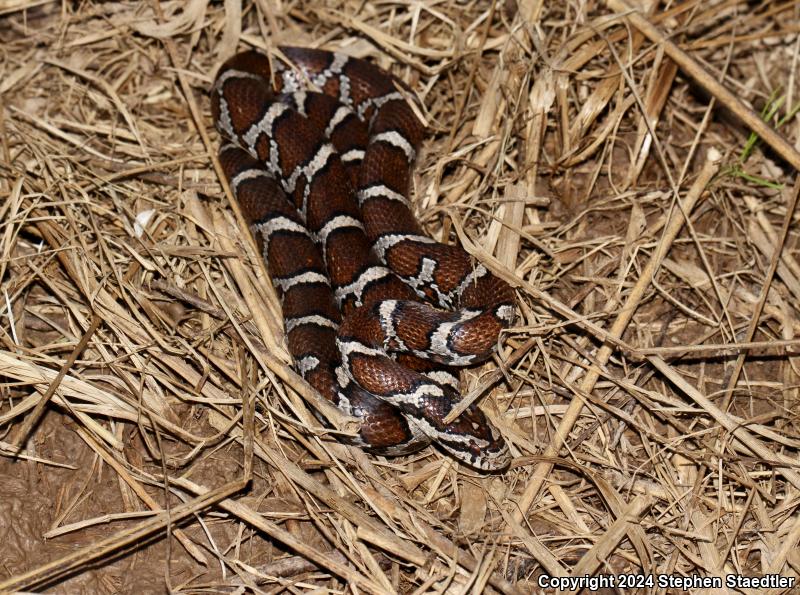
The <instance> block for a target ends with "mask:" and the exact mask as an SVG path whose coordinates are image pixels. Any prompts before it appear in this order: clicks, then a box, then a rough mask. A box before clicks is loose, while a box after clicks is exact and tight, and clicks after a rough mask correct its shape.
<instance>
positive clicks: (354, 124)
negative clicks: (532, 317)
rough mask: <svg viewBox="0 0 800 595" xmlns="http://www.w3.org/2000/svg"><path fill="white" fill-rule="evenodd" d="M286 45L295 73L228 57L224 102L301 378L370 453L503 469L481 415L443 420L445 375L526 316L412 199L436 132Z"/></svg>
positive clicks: (232, 169)
mask: <svg viewBox="0 0 800 595" xmlns="http://www.w3.org/2000/svg"><path fill="white" fill-rule="evenodd" d="M281 50H282V52H283V54H284V55H285V56H286V57H287V58H288V60H289V61H290V62H291V64H292V66H293V67H288V66H286V65H284V64H283V63H281V62H279V61H278V60H274V61H272V70H270V60H269V59H268V58H267V57H266V56H265V55H263V54H260V53H258V52H254V51H250V52H244V53H241V54H237V55H236V56H234V57H233V58H231V59H230V60H228V61H227V62H226V63H225V64H224V65H223V66H222V68H221V69H220V71H219V73H218V74H217V79H216V81H215V84H214V88H213V91H212V101H211V105H212V113H213V116H214V120H215V123H216V126H217V129H218V130H219V131H220V133H221V134H222V136H223V137H225V139H226V141H227V142H228V144H225V145H224V146H223V147H222V149H221V150H220V161H221V163H222V166H223V169H224V171H225V175H226V177H227V178H228V181H229V183H230V186H231V188H232V189H233V191H234V193H235V195H236V197H237V200H238V202H239V204H240V207H241V210H242V212H243V214H244V216H245V218H246V219H247V220H248V223H249V224H250V227H251V230H252V231H253V233H254V235H255V236H256V239H257V241H258V244H259V247H260V248H261V249H262V251H263V254H264V258H265V259H266V261H267V265H268V268H269V271H270V275H271V277H272V282H273V284H274V285H275V287H276V289H277V291H278V294H279V295H280V297H281V300H282V307H283V316H284V324H285V329H286V334H287V340H288V347H289V350H290V352H291V354H292V356H293V358H294V360H295V366H296V369H297V370H298V372H299V373H300V374H301V375H302V376H303V377H304V378H305V379H306V380H307V381H308V382H309V383H310V384H311V385H312V386H314V388H316V389H317V390H318V391H319V392H320V393H321V394H322V396H324V397H325V398H327V399H329V400H330V401H332V402H333V403H335V404H336V405H337V406H338V407H339V408H340V409H341V410H342V411H343V412H344V413H346V414H349V415H353V416H355V417H357V418H359V419H360V421H361V430H360V433H359V435H358V437H357V439H356V443H357V444H359V445H360V446H363V447H365V448H369V449H372V450H374V451H376V452H379V453H383V454H387V455H397V454H403V453H407V452H411V451H413V450H416V449H418V448H420V447H422V446H424V445H426V444H428V443H429V441H431V440H433V441H435V442H436V443H438V444H439V445H440V446H441V447H443V448H444V449H445V450H447V451H448V452H450V453H451V454H452V455H453V456H454V457H455V458H457V459H459V460H461V461H463V462H465V463H467V464H469V465H471V466H474V467H477V468H480V469H484V470H495V469H501V468H503V467H505V466H506V465H507V464H508V461H509V458H510V457H509V453H508V448H507V446H506V444H505V442H504V441H503V439H502V437H500V435H499V432H498V431H497V430H496V429H495V428H494V427H492V425H491V424H490V423H489V422H488V420H487V419H486V417H485V416H484V414H483V413H482V412H481V411H480V410H479V409H478V408H477V407H475V406H470V407H469V408H468V409H467V410H466V411H465V412H464V413H462V414H461V415H460V416H459V417H458V418H457V419H456V420H455V421H454V422H453V423H451V424H447V425H445V424H444V423H443V422H442V420H443V419H444V418H445V416H446V415H447V414H448V413H449V412H450V411H451V410H452V408H453V406H454V403H455V402H457V401H458V399H459V394H458V380H457V377H456V376H455V375H454V374H453V373H452V372H450V371H448V370H447V369H445V368H444V366H443V365H442V364H446V365H456V366H464V365H469V364H474V363H477V362H480V361H482V360H484V359H486V358H488V357H489V356H490V355H491V353H492V349H493V347H494V346H495V344H496V342H497V337H498V334H499V333H500V331H501V330H502V329H503V328H506V327H508V326H509V325H510V324H511V323H512V322H513V319H514V316H515V306H514V296H513V291H512V289H511V287H509V285H508V284H506V283H505V282H504V281H502V280H500V279H499V278H497V277H495V276H494V275H492V274H491V273H489V272H488V271H487V270H486V269H485V268H484V267H483V266H482V265H481V264H480V263H476V262H474V261H473V260H472V259H471V258H470V257H469V256H468V255H467V254H466V253H465V252H464V251H463V250H462V249H461V248H460V247H457V246H450V245H445V244H440V243H438V242H435V241H434V240H432V239H430V238H429V237H428V236H426V235H424V234H423V233H422V230H421V228H420V226H419V224H418V223H417V221H416V219H415V217H414V214H413V213H412V211H411V208H410V203H409V199H408V190H409V177H410V171H411V166H412V164H413V161H414V158H415V156H416V153H417V149H418V147H419V145H420V143H421V141H422V136H423V132H424V128H423V126H422V124H421V123H420V122H419V120H418V118H417V117H416V116H415V114H414V112H413V110H412V109H411V108H410V107H409V105H408V103H407V102H406V99H405V98H404V96H403V94H402V93H401V92H400V90H399V89H400V88H402V87H401V86H399V85H401V84H400V83H398V81H396V80H395V79H394V78H393V77H392V76H391V75H389V74H388V73H386V72H384V71H383V70H381V69H380V68H378V67H376V66H374V65H372V64H370V63H368V62H365V61H363V60H357V59H354V58H349V57H347V56H346V55H344V54H340V53H333V52H327V51H321V50H311V49H305V48H291V47H286V48H281ZM273 81H274V84H275V88H276V90H275V91H273V87H272V84H273ZM308 82H310V83H311V85H313V87H316V88H317V89H319V90H320V91H322V92H321V93H320V92H310V91H306V89H307V87H308ZM421 300H424V301H421ZM430 303H432V304H435V305H436V306H437V307H438V308H441V309H436V308H434V307H432V306H431V305H429V304H430ZM387 354H391V355H387ZM432 362H435V363H432Z"/></svg>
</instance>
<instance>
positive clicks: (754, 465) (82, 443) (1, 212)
mask: <svg viewBox="0 0 800 595" xmlns="http://www.w3.org/2000/svg"><path fill="white" fill-rule="evenodd" d="M631 4H633V0H631ZM640 4H641V3H637V6H639V5H640ZM712 4H713V5H712ZM667 9H668V10H667ZM665 10H667V12H664V11H665ZM625 14H627V17H625V16H623V15H625ZM798 32H800V6H798V4H797V3H796V2H779V1H776V2H763V3H758V2H756V3H752V2H743V1H736V0H728V1H720V2H714V3H707V2H699V1H697V0H687V1H685V2H683V3H681V4H677V5H675V4H670V5H668V6H666V5H658V6H657V7H656V8H654V9H652V10H651V11H650V12H649V13H646V14H644V15H642V14H640V13H635V14H628V7H627V6H626V4H625V3H624V2H622V1H621V0H613V1H609V2H608V3H607V4H605V3H595V2H591V1H589V2H577V1H574V0H572V1H570V2H566V3H558V2H552V3H543V2H536V1H535V0H530V1H527V2H526V1H524V0H521V1H520V2H519V3H516V4H515V2H514V1H513V0H508V1H506V2H502V3H497V2H491V1H489V0H486V1H484V2H456V1H455V0H442V1H440V2H426V3H411V2H408V3H404V2H401V1H398V0H387V1H385V2H362V1H360V0H327V1H326V2H325V3H320V2H314V1H305V0H298V1H292V2H284V1H282V0H256V1H255V2H252V3H250V2H245V3H243V4H241V6H240V3H239V2H237V1H236V0H233V1H230V2H229V1H226V2H225V3H224V5H223V3H209V2H207V1H206V0H192V1H191V2H187V3H182V2H163V3H159V4H156V3H124V2H116V3H90V2H79V3H68V2H64V3H58V2H51V1H47V0H45V1H25V0H10V1H5V2H2V1H0V98H2V101H1V102H0V108H2V109H0V172H2V175H1V176H0V196H2V202H0V223H1V225H0V341H2V346H0V383H2V384H0V454H2V457H0V536H2V539H3V555H2V556H0V562H2V564H0V591H8V590H21V589H26V590H32V589H41V588H44V587H46V586H49V587H51V588H52V589H53V590H54V591H58V592H76V591H78V590H86V591H88V592H160V591H164V590H171V591H182V592H192V593H197V592H201V591H203V592H206V591H209V592H268V593H278V592H292V593H297V592H312V591H313V592H320V593H321V592H343V591H352V592H354V593H356V592H358V593H361V592H366V593H390V592H407V593H412V592H413V593H427V592H437V593H442V592H447V593H466V592H475V593H477V592H480V591H482V590H486V591H489V592H503V593H525V592H531V591H532V590H536V589H537V588H538V587H537V581H538V580H539V579H538V577H540V576H541V575H544V574H546V575H551V576H560V577H568V576H582V575H585V574H588V575H612V576H616V577H617V578H619V576H620V575H621V574H623V573H637V574H642V575H644V576H658V575H674V576H683V577H694V576H705V577H725V576H726V575H731V574H740V575H746V576H762V575H765V574H779V575H781V576H783V577H787V578H790V577H797V576H798V574H800V554H798V552H800V548H798V543H800V510H799V509H798V508H799V507H800V414H799V413H800V396H799V394H798V382H800V369H799V366H800V359H798V358H799V357H800V356H799V355H798V348H799V347H800V339H798V338H796V334H797V333H798V332H800V319H799V318H798V316H800V310H799V309H798V307H797V304H798V303H800V264H799V263H798V258H797V246H798V241H799V240H800V230H798V226H797V224H796V222H797V215H796V213H795V204H796V201H797V196H798V188H800V185H798V184H795V179H796V168H797V167H798V164H800V157H798V153H797V151H796V150H795V149H794V148H793V147H795V146H798V142H800V141H798V139H800V119H798V117H797V116H796V114H795V113H794V112H793V111H792V107H793V106H796V105H798V102H800V93H798V91H800V84H798V81H797V73H798V72H800V69H798V63H800V37H798ZM664 36H666V37H664ZM666 40H669V41H668V42H667V41H666ZM656 42H657V43H656ZM281 43H292V44H295V45H308V46H324V47H327V48H335V49H342V50H344V51H346V52H348V53H350V54H352V55H357V56H361V57H368V58H369V59H371V60H374V61H376V62H378V63H379V64H381V65H382V66H384V67H387V68H390V69H391V70H392V71H393V72H394V73H395V74H397V75H398V76H399V77H401V78H402V79H403V80H405V81H406V82H407V83H408V84H409V85H410V87H411V88H412V89H414V91H415V92H416V93H417V94H418V96H419V97H420V99H421V101H422V104H423V105H424V109H425V113H424V117H425V119H426V121H427V122H428V124H429V128H430V135H429V141H428V143H427V144H426V147H425V151H424V153H423V155H422V157H421V158H420V160H419V162H418V165H417V170H416V174H415V186H416V197H415V200H416V204H417V207H418V212H419V216H420V219H421V220H422V221H423V222H424V224H425V225H426V226H427V229H428V230H429V231H430V232H431V234H432V235H434V236H435V237H438V238H440V239H442V238H443V239H445V240H446V241H461V243H462V244H463V245H464V246H465V247H466V248H467V249H468V250H469V251H471V252H472V253H474V254H476V255H477V256H478V257H479V258H481V259H482V260H483V261H484V262H486V263H487V264H488V265H489V266H490V267H491V268H492V269H493V270H494V271H495V272H497V273H498V274H500V275H503V276H504V277H505V278H507V279H509V280H510V281H511V282H512V283H513V284H514V285H515V287H517V288H518V291H519V297H520V314H521V318H520V324H519V326H518V327H517V328H515V329H513V330H512V331H511V332H509V333H508V334H507V335H506V336H504V337H503V340H502V344H501V346H500V354H499V356H498V357H497V358H496V361H495V362H492V363H490V364H487V365H485V366H483V367H482V368H480V369H477V370H469V371H468V372H467V373H466V374H465V378H464V381H465V394H468V396H469V397H470V398H473V399H480V402H481V403H482V406H483V408H484V410H486V411H487V413H488V414H489V415H490V416H491V417H492V418H493V419H494V421H495V423H496V425H497V426H498V427H500V428H501V429H502V431H503V433H504V434H505V436H506V438H507V439H508V441H509V443H510V444H511V445H512V450H513V452H514V454H515V461H514V463H513V465H512V468H511V469H510V470H508V471H507V472H506V473H504V474H502V475H496V476H492V475H490V476H483V475H480V474H476V473H474V472H472V471H470V470H468V469H465V468H463V467H461V466H459V465H457V464H455V463H454V462H452V461H451V460H450V459H448V458H447V457H446V456H445V455H443V454H442V453H440V452H439V451H437V450H435V449H427V450H425V451H423V452H421V453H419V454H417V455H415V456H410V457H406V458H400V459H382V458H380V457H374V456H370V455H367V454H365V453H363V452H361V451H358V450H356V449H353V448H349V447H345V446H342V445H341V444H340V443H337V442H336V441H335V440H333V439H332V437H331V431H330V430H325V429H324V428H322V427H321V424H320V423H319V422H318V421H316V419H315V417H314V415H313V414H312V413H311V410H312V408H313V407H319V406H320V404H319V403H318V400H317V399H316V398H315V395H314V394H313V392H311V391H309V390H308V388H307V387H306V386H305V385H304V384H303V383H302V381H300V380H299V379H298V378H297V376H296V375H295V374H294V373H292V371H291V369H290V368H289V367H288V366H287V363H286V362H287V361H288V357H287V353H286V350H285V347H284V345H283V339H282V330H281V322H280V320H281V319H280V308H279V305H278V303H277V301H276V298H275V295H274V293H273V291H272V288H271V286H270V284H269V282H268V280H267V279H266V278H265V277H264V274H265V273H264V271H263V267H262V265H261V264H260V262H259V258H258V255H257V254H256V253H255V252H254V250H253V249H252V246H251V245H250V244H251V242H249V241H248V240H247V237H246V234H243V233H242V232H241V226H240V225H239V223H237V220H236V218H235V213H234V210H232V208H231V206H230V204H229V201H228V200H227V199H226V198H225V193H224V191H223V189H222V187H221V185H220V180H219V177H218V176H217V174H216V173H215V172H216V170H215V166H214V157H213V155H214V154H215V152H216V145H217V137H216V133H214V132H213V131H212V126H211V122H210V116H209V106H208V98H207V93H208V89H209V87H210V83H211V81H212V76H213V73H214V71H215V69H216V68H217V66H218V65H219V64H220V63H221V62H222V60H223V59H224V58H226V57H227V56H228V55H230V54H231V53H232V52H234V51H236V49H237V48H242V47H247V46H256V47H260V48H263V49H269V48H271V47H274V46H276V45H278V44H281ZM698 65H702V66H703V67H704V69H705V70H703V69H700V70H697V66H698ZM704 72H705V73H707V74H706V75H705V76H703V73H704ZM740 102H741V103H740ZM750 130H756V131H758V132H759V136H760V139H756V138H754V137H749V136H748V135H749V131H750ZM793 186H794V187H793ZM326 414H327V415H329V417H331V418H332V419H333V421H334V422H335V423H336V424H337V427H338V428H339V430H341V431H347V430H348V429H351V428H350V427H349V426H348V425H347V421H348V420H346V419H342V417H341V416H338V415H337V414H336V412H335V411H327V412H326ZM17 445H22V449H21V450H17ZM15 453H16V456H15ZM621 590H622V591H626V589H621ZM628 591H629V590H628ZM733 591H735V590H734V589H731V592H733ZM791 591H792V589H781V588H776V589H773V590H771V591H770V592H772V593H779V592H791ZM641 592H659V593H665V592H675V589H671V588H670V589H666V588H657V587H654V588H643V589H641ZM715 592H717V591H715ZM743 592H748V593H749V592H752V593H755V592H763V590H759V589H744V590H743Z"/></svg>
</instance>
